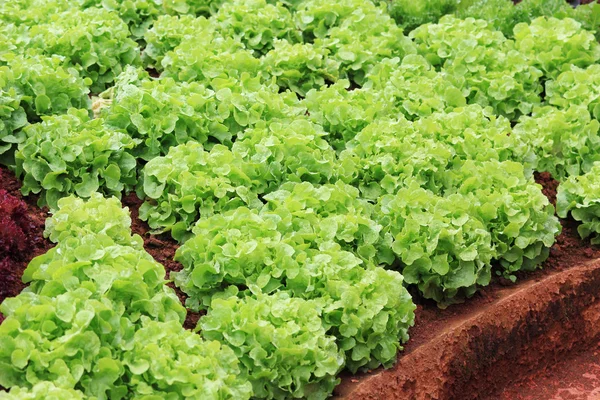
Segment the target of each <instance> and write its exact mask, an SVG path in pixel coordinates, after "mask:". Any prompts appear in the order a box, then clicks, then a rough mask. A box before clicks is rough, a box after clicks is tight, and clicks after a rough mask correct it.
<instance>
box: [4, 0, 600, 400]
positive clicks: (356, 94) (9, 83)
mask: <svg viewBox="0 0 600 400" xmlns="http://www.w3.org/2000/svg"><path fill="white" fill-rule="evenodd" d="M599 27H600V5H598V4H590V5H585V6H582V7H577V8H573V7H571V6H570V5H568V4H567V3H566V2H564V1H563V0H550V1H545V0H544V1H542V0H523V1H521V2H519V3H518V4H517V5H515V6H513V5H512V1H510V0H460V1H459V0H427V1H420V2H419V1H407V0H386V1H383V0H381V1H380V0H340V1H336V2H331V1H326V0H287V1H276V0H250V1H241V0H233V1H224V0H202V1H195V0H76V1H67V0H58V1H54V0H15V1H10V2H6V1H5V2H1V3H0V162H2V163H4V164H7V165H8V166H9V167H10V168H13V169H14V170H15V172H16V173H17V175H18V176H19V177H21V178H22V179H23V189H22V190H23V192H24V193H26V194H27V193H35V194H39V199H40V204H42V205H48V206H49V207H50V209H51V211H52V212H54V215H53V216H52V217H51V218H50V219H48V221H47V224H46V227H47V230H46V235H47V236H48V237H49V238H50V240H51V241H53V242H55V243H56V247H55V248H54V249H52V250H50V251H48V252H47V253H46V254H44V255H42V256H40V257H37V258H36V259H34V260H33V261H32V262H31V263H30V265H29V266H28V268H27V270H26V272H25V274H24V275H23V279H24V281H25V282H26V283H29V287H28V288H27V289H26V290H25V291H23V292H22V293H21V294H20V295H19V296H17V297H15V298H11V299H7V300H6V301H4V303H3V304H2V306H1V307H0V310H1V311H2V312H3V313H4V314H5V315H6V317H7V319H6V321H5V322H4V323H3V324H2V325H1V326H0V386H3V387H6V388H7V389H9V390H10V392H7V393H8V394H6V396H7V398H15V397H18V398H34V399H35V398H43V397H44V396H46V397H47V398H53V397H55V398H67V397H69V398H97V399H108V398H118V399H121V398H122V399H126V398H141V399H159V398H160V399H162V398H167V399H180V398H192V399H248V398H270V399H272V398H275V399H286V398H308V399H324V398H326V397H327V396H328V395H329V394H331V392H332V390H333V387H334V386H335V385H336V383H337V382H338V378H337V375H338V373H339V372H340V371H341V370H342V369H344V368H345V369H348V370H350V371H352V372H354V371H357V370H360V369H363V370H364V369H374V368H377V367H379V366H381V365H383V366H385V367H388V366H390V365H392V364H393V362H394V360H395V359H396V353H397V351H398V350H400V349H401V348H402V345H403V343H404V342H405V341H406V340H407V339H408V329H409V328H410V326H412V324H413V322H414V309H415V306H414V303H413V302H412V299H411V296H410V295H409V290H410V293H412V294H413V295H416V296H419V297H425V298H429V299H433V300H435V301H436V302H438V304H439V305H440V306H442V307H443V306H447V305H449V304H451V303H454V302H459V301H462V300H463V299H464V298H465V297H469V296H471V295H473V293H475V291H476V290H478V288H480V287H481V286H485V285H487V284H489V283H490V281H491V279H492V278H493V276H495V275H501V276H503V277H505V278H507V279H511V280H515V279H516V276H517V274H516V273H517V272H518V271H530V270H533V269H535V268H538V267H540V266H541V265H543V261H544V260H545V259H546V257H547V256H548V254H549V248H550V247H551V246H552V245H553V243H554V239H555V237H556V235H557V234H558V233H559V232H560V229H561V227H560V224H559V221H558V219H557V218H556V217H555V216H554V208H553V206H552V205H550V204H549V202H548V200H547V199H546V197H545V196H544V195H543V194H542V191H541V187H540V186H539V185H537V184H536V183H535V181H534V175H533V173H534V172H535V171H538V172H542V171H545V172H549V173H550V174H551V175H552V176H553V177H554V178H556V179H558V180H559V181H560V182H562V183H561V188H560V189H559V192H560V193H559V196H558V204H557V205H558V208H559V215H560V216H562V217H566V216H567V215H568V214H569V212H570V214H571V215H572V216H573V217H575V219H577V220H580V221H581V222H582V225H581V227H580V233H581V234H582V235H583V236H586V237H587V236H590V235H596V234H599V235H600V228H598V225H599V224H598V220H599V219H600V217H599V216H597V215H596V214H598V210H597V208H598V207H597V204H596V203H598V201H597V196H596V194H595V192H594V190H595V189H594V188H595V185H596V183H595V182H596V180H597V179H596V175H598V172H600V171H599V170H598V164H595V163H596V162H600V148H599V146H600V136H599V135H598V131H599V129H600V125H599V122H598V117H599V115H600V105H599V104H600V103H599V100H598V99H599V98H600V83H599V82H600V70H599V69H598V67H597V63H598V61H599V60H600V45H599V44H598V42H597V40H596V39H597V37H600V35H599V34H598V33H597V32H594V30H598V28H599ZM90 93H91V94H93V95H92V96H91V97H90ZM132 190H135V191H136V192H137V194H138V196H139V197H140V199H141V200H142V201H143V204H142V206H141V207H140V209H139V217H140V218H141V219H142V220H144V221H147V223H148V224H149V226H150V228H151V230H152V233H159V232H167V233H169V234H171V235H172V236H173V238H175V239H176V240H177V241H178V242H180V244H181V247H180V248H179V250H178V251H177V253H176V260H177V261H178V262H180V263H181V264H182V269H181V270H180V271H178V272H176V273H173V274H172V276H170V277H168V279H173V280H174V283H175V285H177V286H178V288H179V289H180V290H182V291H183V292H184V293H185V294H186V295H187V306H188V307H190V308H191V309H193V310H195V311H201V312H206V313H207V314H206V315H205V316H202V317H201V318H200V321H199V324H198V328H197V331H198V332H197V333H194V332H190V331H186V330H185V329H184V328H183V326H182V322H183V320H184V318H185V309H184V308H183V306H182V305H181V304H180V302H179V299H178V297H177V296H176V295H175V292H174V290H173V289H172V288H171V287H169V286H168V285H167V283H168V281H167V280H166V278H167V277H165V271H164V268H163V267H162V266H161V265H160V264H158V263H157V262H156V261H154V260H153V258H152V257H151V256H150V255H149V254H148V253H146V252H145V250H144V247H143V241H142V239H141V237H139V236H137V235H133V234H132V231H131V218H130V216H129V214H128V212H127V210H124V209H122V207H121V204H120V202H119V201H118V199H117V198H118V197H119V196H121V195H122V194H123V193H124V192H127V191H132ZM72 194H75V195H77V196H78V197H79V198H76V197H73V196H70V195H72ZM1 196H2V194H1V193H0V197H1ZM104 196H106V197H109V198H108V199H105V197H104ZM112 196H114V197H112ZM3 204H4V205H3ZM6 204H9V205H8V206H6ZM10 204H12V203H10V201H9V202H6V201H3V202H2V198H0V211H2V212H3V213H4V214H7V215H9V218H8V222H6V221H5V220H6V218H4V217H2V218H4V219H2V221H3V224H2V227H0V246H1V247H0V257H3V253H2V252H4V253H7V252H11V253H13V252H15V251H17V252H18V251H22V249H23V245H22V244H19V243H22V242H23V241H22V239H23V235H21V234H20V233H19V232H17V230H15V224H16V223H14V224H13V222H14V221H16V219H19V215H21V214H22V208H19V206H14V207H13V206H11V205H10ZM3 207H4V208H3ZM17 225H18V224H17ZM21 226H22V224H21ZM15 232H16V233H15ZM22 233H24V234H25V236H26V232H24V231H23V232H22ZM2 235H4V236H6V237H8V236H9V239H6V238H5V239H2ZM593 240H594V242H596V241H598V239H597V238H594V239H593ZM15 249H16V250H15ZM1 262H2V261H1V259H0V263H1Z"/></svg>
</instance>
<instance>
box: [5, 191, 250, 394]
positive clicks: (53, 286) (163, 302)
mask: <svg viewBox="0 0 600 400" xmlns="http://www.w3.org/2000/svg"><path fill="white" fill-rule="evenodd" d="M60 203H61V206H62V207H61V209H60V210H59V211H58V212H57V213H56V214H55V215H54V216H53V217H51V218H50V220H49V224H48V228H47V229H48V231H49V234H50V237H51V238H52V239H53V240H58V245H57V247H55V248H53V249H52V250H50V251H49V252H48V253H46V254H44V255H42V256H40V257H37V258H35V259H34V260H33V261H32V262H31V263H30V265H29V266H28V268H27V270H26V272H25V274H24V280H25V281H26V282H31V285H30V286H29V287H28V288H27V289H26V290H25V291H24V292H22V293H21V294H20V295H19V296H17V297H15V298H11V299H7V300H6V301H4V302H3V303H2V305H1V306H0V311H2V313H3V314H5V315H6V317H7V319H6V320H5V321H4V323H3V324H2V325H1V326H0V341H1V342H2V344H3V346H2V348H1V349H0V372H1V374H0V385H2V386H4V387H7V388H10V387H18V388H15V389H12V391H11V393H16V394H18V395H22V396H29V395H31V396H38V393H39V391H40V390H41V388H44V389H46V390H48V393H47V394H48V396H61V395H68V394H69V393H73V396H79V395H81V394H82V393H83V395H84V396H85V398H87V397H94V398H124V397H127V396H129V395H130V394H131V393H135V395H136V396H138V397H139V396H144V397H148V396H161V397H164V396H173V395H176V397H181V396H184V397H189V398H193V399H204V398H207V396H208V397H209V398H217V397H218V398H223V399H238V398H240V399H249V398H250V396H251V394H252V388H251V385H250V384H249V383H248V382H247V380H246V379H245V378H244V377H243V375H241V374H240V369H239V367H238V360H237V358H236V355H235V354H234V352H233V351H232V350H231V349H229V348H228V347H226V346H223V345H221V344H219V343H217V342H206V341H203V340H202V339H200V337H199V336H197V335H195V334H193V333H192V332H189V331H185V330H184V329H183V327H182V322H183V319H184V318H185V309H184V308H183V306H182V305H181V304H180V303H179V299H178V298H177V296H176V295H175V293H174V292H173V290H172V289H170V288H169V287H167V286H166V281H165V279H164V278H165V277H164V268H163V267H162V266H161V265H160V264H158V263H157V262H156V261H154V260H153V258H152V257H151V256H150V255H149V254H148V253H146V252H145V251H144V250H143V247H142V243H141V238H139V237H133V238H135V239H136V240H131V239H132V236H131V231H130V230H129V224H130V219H129V215H128V213H127V211H126V210H122V209H121V208H120V207H118V209H117V210H116V209H115V208H116V207H117V206H118V201H117V200H116V199H114V198H113V199H108V200H105V199H103V198H102V197H101V196H100V195H94V196H93V197H92V200H90V201H88V202H83V201H82V200H81V199H77V198H75V197H69V198H65V199H63V200H61V202H60ZM73 207H77V210H78V211H79V213H72V212H71V211H73ZM111 208H112V210H111ZM107 211H108V212H107ZM110 211H114V213H110ZM85 216H89V218H87V219H86V218H85ZM103 222H106V226H101V225H103V224H102V223H103ZM125 230H127V231H128V232H127V233H125V232H124V231H125ZM124 236H129V239H127V238H124ZM158 354H160V355H158ZM184 354H185V356H184ZM24 398H28V397H24ZM33 398H37V397H33ZM59 398H60V397H59ZM69 398H70V397H69Z"/></svg>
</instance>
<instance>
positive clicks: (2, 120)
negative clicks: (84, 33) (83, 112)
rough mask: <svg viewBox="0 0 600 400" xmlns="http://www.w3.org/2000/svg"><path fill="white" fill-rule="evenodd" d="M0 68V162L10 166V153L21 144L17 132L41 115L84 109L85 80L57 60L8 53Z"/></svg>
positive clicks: (85, 96)
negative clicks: (4, 63)
mask: <svg viewBox="0 0 600 400" xmlns="http://www.w3.org/2000/svg"><path fill="white" fill-rule="evenodd" d="M5 57H6V58H7V61H6V65H5V66H1V67H0V161H4V163H5V164H8V165H14V160H13V158H12V155H11V153H12V152H13V151H14V150H15V146H16V145H17V144H18V143H21V142H22V141H23V137H24V135H23V132H22V130H21V128H23V127H24V126H26V125H27V124H28V123H29V122H37V121H38V120H39V118H40V117H41V116H43V115H50V114H61V113H65V112H66V111H67V110H68V109H69V108H70V107H75V108H87V107H89V98H88V96H87V94H88V92H89V89H88V88H87V86H86V85H87V84H89V83H90V82H89V81H88V80H84V79H81V78H80V77H79V75H78V73H77V71H75V70H73V69H67V68H64V67H63V66H62V64H63V58H62V57H59V56H50V57H46V56H42V55H26V56H22V55H16V54H14V53H8V54H6V55H5Z"/></svg>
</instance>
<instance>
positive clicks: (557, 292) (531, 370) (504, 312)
mask: <svg viewBox="0 0 600 400" xmlns="http://www.w3.org/2000/svg"><path fill="white" fill-rule="evenodd" d="M536 178H537V179H536V180H537V182H538V183H540V184H541V185H542V186H543V192H544V194H545V195H546V196H547V197H548V198H549V200H550V202H551V203H553V204H555V202H556V187H557V185H558V183H557V182H556V181H555V180H553V179H552V178H551V177H550V176H549V175H548V174H547V173H544V174H539V175H537V176H536ZM0 186H1V187H3V188H5V189H6V190H7V191H8V192H9V193H10V194H12V195H14V196H16V197H18V198H21V199H23V200H24V201H25V202H26V203H27V205H28V214H29V216H30V217H31V219H32V221H34V223H35V233H36V235H37V238H36V240H35V243H36V247H35V248H34V249H33V251H32V252H30V253H29V254H27V255H26V256H25V257H23V259H22V261H20V262H19V263H16V264H15V265H11V266H10V267H9V268H8V269H6V270H4V271H2V274H3V279H2V286H1V288H0V302H1V301H3V300H4V299H5V298H6V297H10V296H14V295H16V294H18V293H19V292H20V291H21V290H22V289H23V287H24V285H23V284H22V282H21V280H20V276H21V274H22V272H23V270H24V269H25V267H26V266H27V263H28V262H29V261H30V259H31V258H33V257H34V256H37V255H39V254H43V253H44V252H45V251H47V250H48V249H49V248H50V247H52V244H51V243H50V242H49V241H48V240H46V239H44V238H43V236H42V233H43V226H44V219H45V218H46V217H47V216H48V212H47V209H45V208H44V209H40V208H39V207H37V205H36V201H37V198H36V197H35V196H29V197H23V196H21V194H20V191H19V188H20V183H19V182H18V180H17V179H16V178H15V177H14V175H13V174H12V173H11V172H10V171H8V170H7V169H6V168H4V167H0ZM123 204H124V206H127V207H129V209H130V211H131V214H132V221H133V223H132V230H133V232H134V233H137V234H139V235H140V236H141V237H142V238H143V239H144V247H145V249H146V251H148V252H149V253H150V254H151V255H152V256H153V257H154V258H155V259H156V260H157V261H158V262H160V263H161V264H163V265H164V266H165V270H166V275H167V278H168V276H169V274H170V272H171V271H178V270H180V269H181V265H180V264H179V263H177V262H175V261H173V256H174V254H175V251H176V250H177V248H178V247H179V246H178V244H177V243H176V242H175V241H174V240H173V239H171V238H170V237H169V236H167V235H159V236H153V235H150V234H149V228H148V225H147V224H146V223H145V222H143V221H141V220H140V219H139V218H138V209H139V206H140V205H141V201H140V200H139V199H138V198H137V197H136V196H135V194H134V193H131V194H129V195H127V196H125V197H124V199H123ZM561 224H562V226H563V230H562V233H561V234H560V236H558V237H557V240H556V244H555V245H554V246H553V247H552V249H551V253H550V257H549V259H548V260H547V261H546V262H545V263H544V268H543V269H540V270H537V271H535V272H532V273H520V274H518V281H517V283H512V282H510V281H509V280H506V279H502V278H495V279H493V280H492V283H491V284H490V286H488V287H485V288H482V289H481V290H480V291H478V292H477V293H476V294H475V295H474V296H473V297H472V298H471V299H468V300H467V301H465V302H464V303H462V304H456V305H453V306H451V307H448V308H446V309H441V308H439V307H438V306H437V305H436V304H435V303H434V302H430V301H423V300H421V302H420V304H418V305H417V310H416V322H415V326H414V327H413V328H412V330H411V333H410V336H411V340H410V341H409V342H408V344H407V345H406V346H405V349H404V351H403V352H400V353H399V355H398V362H397V364H396V365H395V366H394V367H393V368H391V369H389V370H382V369H379V370H376V371H372V372H371V373H368V374H359V375H350V374H346V375H345V376H344V377H343V379H342V383H341V384H340V385H339V386H338V388H337V389H336V391H335V393H334V394H335V396H336V398H339V399H383V398H385V399H388V398H389V399H392V398H398V399H406V398H411V399H450V398H458V396H459V397H460V398H463V399H469V398H473V399H475V398H486V396H491V397H489V398H490V399H491V398H498V397H499V396H500V395H501V393H502V391H503V390H504V388H505V387H507V386H511V385H513V386H514V387H512V388H511V389H510V390H511V392H509V393H512V394H513V395H514V394H515V393H520V391H522V392H526V391H527V388H528V386H527V384H528V379H529V380H531V379H535V377H541V376H544V373H546V372H547V369H551V368H552V367H553V366H555V365H556V363H557V361H559V360H562V359H564V358H566V357H568V356H569V355H571V356H572V355H573V354H578V352H579V351H583V354H584V355H585V354H587V353H588V352H591V349H594V348H595V347H596V345H597V342H598V340H599V338H600V303H599V298H598V293H600V249H598V248H596V247H594V246H591V245H590V244H589V242H588V241H584V240H581V239H580V237H579V235H578V234H577V225H578V224H577V223H576V222H575V221H573V220H572V219H570V218H569V219H564V220H561ZM170 286H171V287H173V288H174V289H175V290H176V292H177V294H178V296H179V298H180V299H181V301H182V302H184V301H185V298H186V296H185V294H183V293H182V292H181V291H180V290H179V289H178V288H176V287H175V286H174V285H173V284H172V283H171V284H170ZM199 317H200V315H199V314H198V313H194V312H190V311H189V310H188V316H187V319H186V323H185V327H186V328H188V329H193V328H194V327H195V326H196V323H197V321H198V318H199ZM0 318H1V316H0ZM582 357H583V356H582ZM575 365H577V364H575ZM562 373H563V376H565V375H567V374H568V371H563V372H562ZM546 379H549V380H548V382H554V380H552V379H551V378H546ZM540 380H541V378H540ZM540 384H542V385H543V381H542V382H538V383H536V386H537V385H540ZM548 385H549V383H548ZM539 390H540V388H536V391H539ZM534 393H535V392H534ZM509 395H510V394H509ZM504 396H506V395H504ZM504 398H511V397H504ZM524 398H525V399H536V398H537V399H539V398H540V397H535V394H531V395H530V396H529V397H524Z"/></svg>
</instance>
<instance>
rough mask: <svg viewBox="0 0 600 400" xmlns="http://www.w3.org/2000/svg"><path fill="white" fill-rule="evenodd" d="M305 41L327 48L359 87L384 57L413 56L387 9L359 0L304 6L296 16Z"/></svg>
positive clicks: (312, 0) (316, 0)
mask: <svg viewBox="0 0 600 400" xmlns="http://www.w3.org/2000/svg"><path fill="white" fill-rule="evenodd" d="M296 20H297V24H298V26H299V28H300V29H301V30H302V31H303V35H304V38H305V41H308V42H312V41H314V43H315V45H318V46H324V47H326V48H327V49H328V50H329V51H330V52H331V56H330V57H332V58H333V59H335V60H336V61H337V62H339V63H340V76H342V77H344V78H347V79H349V80H351V81H353V82H355V83H357V84H358V85H361V84H362V83H363V82H364V78H365V76H366V74H367V73H368V72H369V71H370V70H371V68H372V67H373V66H374V65H376V64H377V63H378V62H379V61H381V60H383V59H384V58H391V57H404V56H405V55H406V54H410V53H414V52H415V50H414V47H413V45H412V43H411V41H410V40H409V39H408V38H407V37H405V36H404V34H403V31H402V28H400V27H398V26H397V25H396V23H395V22H394V20H393V19H392V18H391V17H390V16H389V15H388V14H387V12H386V9H385V7H384V6H383V5H382V6H379V7H378V6H375V5H374V4H373V3H371V2H366V1H360V0H343V1H338V2H336V3H335V5H332V4H331V3H330V2H326V1H323V0H310V1H305V2H304V3H302V5H301V7H299V9H298V11H297V13H296Z"/></svg>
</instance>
